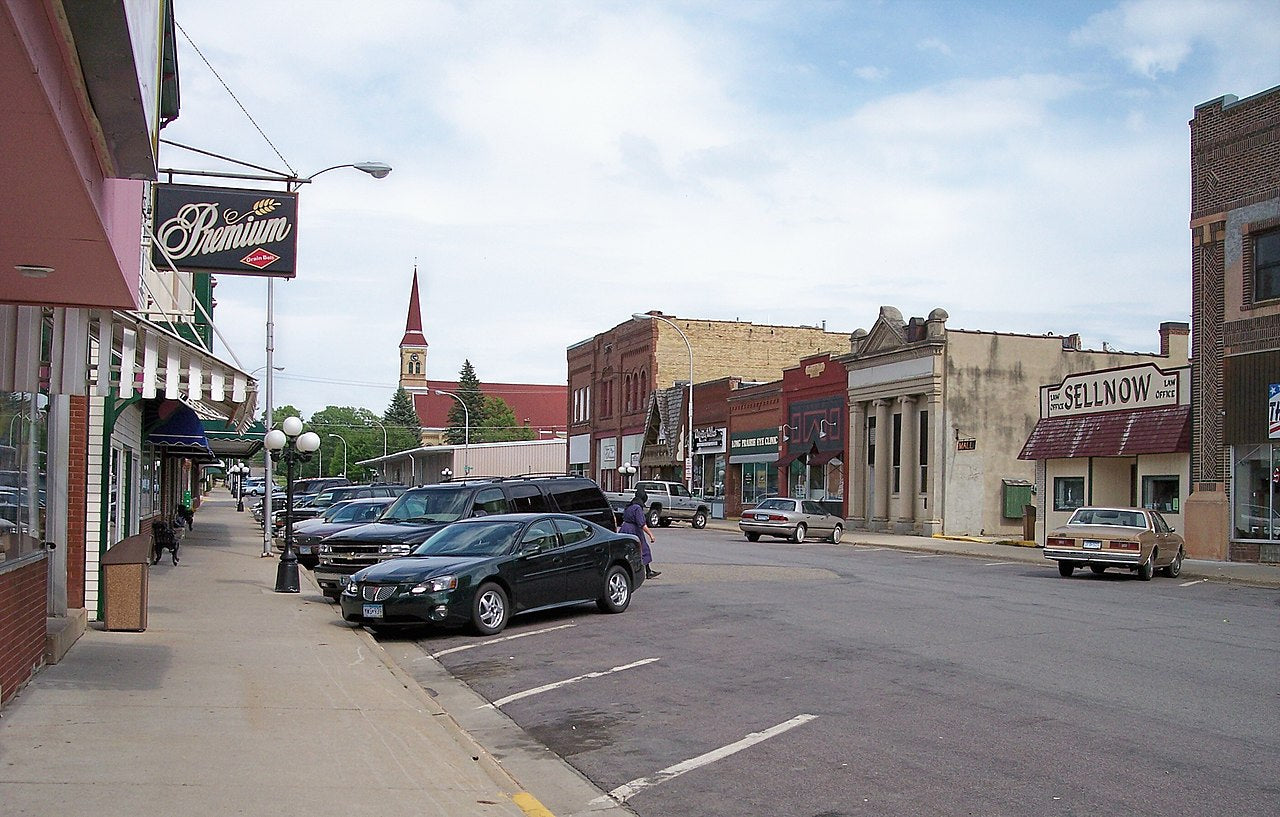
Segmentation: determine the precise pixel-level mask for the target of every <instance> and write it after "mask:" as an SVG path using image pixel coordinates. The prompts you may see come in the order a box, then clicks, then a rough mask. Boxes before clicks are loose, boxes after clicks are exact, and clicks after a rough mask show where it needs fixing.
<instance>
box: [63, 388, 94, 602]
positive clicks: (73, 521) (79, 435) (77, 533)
mask: <svg viewBox="0 0 1280 817" xmlns="http://www.w3.org/2000/svg"><path fill="white" fill-rule="evenodd" d="M68 437H69V444H68V452H67V454H68V456H67V462H68V463H70V465H69V466H68V469H67V470H68V473H67V545H66V547H67V607H69V608H72V609H78V608H81V607H84V598H85V596H84V571H85V536H86V530H87V526H86V524H85V512H86V510H87V507H88V505H87V503H88V495H89V492H88V460H89V399H88V398H87V397H72V398H71V423H70V429H69V434H68Z"/></svg>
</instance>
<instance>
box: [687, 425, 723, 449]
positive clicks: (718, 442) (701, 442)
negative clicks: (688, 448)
mask: <svg viewBox="0 0 1280 817" xmlns="http://www.w3.org/2000/svg"><path fill="white" fill-rule="evenodd" d="M725 431H726V429H725V428H723V427H720V428H714V427H713V428H696V429H694V430H693V450H694V451H696V452H697V453H699V454H722V453H724V433H725Z"/></svg>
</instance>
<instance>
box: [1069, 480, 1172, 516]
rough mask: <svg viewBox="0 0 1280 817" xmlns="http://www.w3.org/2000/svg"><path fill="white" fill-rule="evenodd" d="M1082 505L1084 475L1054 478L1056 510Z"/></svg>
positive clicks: (1071, 509) (1071, 508) (1072, 508)
mask: <svg viewBox="0 0 1280 817" xmlns="http://www.w3.org/2000/svg"><path fill="white" fill-rule="evenodd" d="M1175 495H1176V494H1175ZM1082 505H1084V477H1054V478H1053V509H1054V510H1055V511H1074V510H1075V509H1076V508H1079V507H1081V506H1082Z"/></svg>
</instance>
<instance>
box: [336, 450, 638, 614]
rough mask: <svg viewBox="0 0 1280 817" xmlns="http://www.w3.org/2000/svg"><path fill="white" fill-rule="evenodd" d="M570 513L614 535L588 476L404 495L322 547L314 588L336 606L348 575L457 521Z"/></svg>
mask: <svg viewBox="0 0 1280 817" xmlns="http://www.w3.org/2000/svg"><path fill="white" fill-rule="evenodd" d="M555 512H560V513H569V514H573V515H574V516H580V517H582V518H583V519H586V520H588V521H590V522H595V523H596V524H597V525H600V526H602V527H605V528H608V529H609V530H616V529H617V528H616V527H615V525H614V521H613V510H612V509H611V508H610V507H609V501H608V500H607V499H605V497H604V493H603V492H601V490H600V486H599V485H596V483H595V482H594V481H592V480H590V479H587V478H586V477H575V476H549V477H548V476H538V477H534V476H525V477H499V478H495V479H476V478H472V479H468V480H459V481H457V482H442V483H439V484H437V485H426V486H423V487H421V488H411V489H409V490H408V491H405V493H404V494H402V495H401V496H400V498H399V499H397V500H396V501H395V502H393V503H392V504H391V506H390V507H388V508H387V509H386V511H384V512H383V514H382V516H381V517H379V519H378V521H377V522H373V523H370V524H368V525H360V526H358V527H354V528H348V529H347V530H344V531H338V532H337V533H334V534H333V535H332V536H329V537H326V538H325V539H324V541H322V542H321V543H320V563H319V564H318V565H316V568H315V572H314V575H315V579H316V583H317V584H319V585H320V590H321V592H323V593H324V594H325V596H327V597H328V598H330V599H332V600H334V601H336V600H337V599H338V596H339V595H341V593H342V583H343V581H344V580H345V578H346V577H347V576H350V575H351V574H352V573H355V572H356V571H357V570H359V569H360V568H362V567H368V566H369V565H372V564H377V563H378V562H381V561H384V560H386V559H391V558H394V557H396V556H405V555H408V553H409V551H411V550H413V549H414V548H415V547H417V546H418V545H420V544H422V543H423V542H424V541H426V540H427V538H428V537H430V536H431V535H432V534H433V533H435V532H436V531H438V530H440V529H441V528H443V527H444V526H445V525H448V524H449V523H450V522H456V521H457V520H459V519H465V518H467V517H471V516H486V515H492V514H499V513H555Z"/></svg>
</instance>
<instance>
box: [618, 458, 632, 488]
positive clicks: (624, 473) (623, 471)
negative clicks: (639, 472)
mask: <svg viewBox="0 0 1280 817" xmlns="http://www.w3.org/2000/svg"><path fill="white" fill-rule="evenodd" d="M635 473H636V467H635V466H634V465H630V464H628V463H623V464H622V465H619V466H618V474H619V475H620V476H621V477H622V490H624V491H625V490H627V477H630V476H634V475H635Z"/></svg>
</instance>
